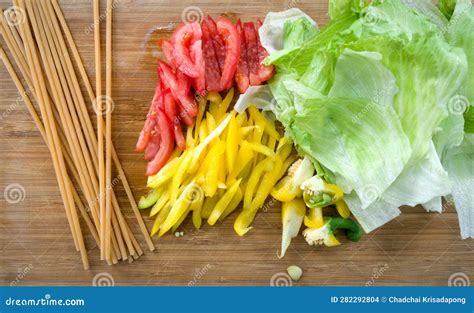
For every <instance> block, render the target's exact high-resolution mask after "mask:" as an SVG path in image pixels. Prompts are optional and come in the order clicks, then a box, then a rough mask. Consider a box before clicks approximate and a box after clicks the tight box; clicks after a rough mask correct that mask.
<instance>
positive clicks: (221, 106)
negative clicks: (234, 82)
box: [215, 88, 234, 122]
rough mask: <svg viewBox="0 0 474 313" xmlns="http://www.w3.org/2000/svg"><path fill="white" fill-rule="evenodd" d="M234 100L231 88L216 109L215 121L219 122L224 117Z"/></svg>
mask: <svg viewBox="0 0 474 313" xmlns="http://www.w3.org/2000/svg"><path fill="white" fill-rule="evenodd" d="M233 99H234V88H231V89H230V90H229V91H228V92H227V95H226V96H225V98H224V100H222V102H221V103H220V104H219V107H218V108H217V112H216V115H215V118H216V121H218V122H220V121H221V120H222V118H223V117H224V114H225V113H226V112H227V110H228V109H229V106H230V104H231V102H232V100H233Z"/></svg>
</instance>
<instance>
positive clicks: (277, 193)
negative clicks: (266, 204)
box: [271, 176, 303, 202]
mask: <svg viewBox="0 0 474 313" xmlns="http://www.w3.org/2000/svg"><path fill="white" fill-rule="evenodd" d="M271 195H272V197H273V198H275V199H276V200H278V201H281V202H289V201H291V200H293V199H295V198H297V197H301V196H302V195H303V190H301V188H300V187H299V186H295V185H294V184H293V183H292V179H291V177H290V176H285V177H283V179H282V180H280V181H279V182H278V184H276V186H275V188H273V190H272V192H271Z"/></svg>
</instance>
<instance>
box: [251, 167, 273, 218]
mask: <svg viewBox="0 0 474 313" xmlns="http://www.w3.org/2000/svg"><path fill="white" fill-rule="evenodd" d="M272 166H273V160H272V158H266V159H264V160H262V161H260V162H259V163H258V164H257V165H256V166H255V168H254V170H253V171H252V173H251V174H250V178H249V179H248V182H247V187H246V188H245V192H244V210H245V209H250V205H251V204H252V198H253V195H254V194H255V189H256V188H257V185H258V183H259V181H260V179H261V178H262V176H263V174H264V173H265V172H268V171H271V170H272Z"/></svg>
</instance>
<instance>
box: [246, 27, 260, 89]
mask: <svg viewBox="0 0 474 313" xmlns="http://www.w3.org/2000/svg"><path fill="white" fill-rule="evenodd" d="M244 35H245V41H246V43H247V60H248V64H249V79H250V85H252V86H254V85H260V79H259V78H258V64H259V62H258V45H257V31H256V30H255V25H254V24H253V22H246V23H244Z"/></svg>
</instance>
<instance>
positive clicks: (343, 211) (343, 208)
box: [336, 200, 351, 218]
mask: <svg viewBox="0 0 474 313" xmlns="http://www.w3.org/2000/svg"><path fill="white" fill-rule="evenodd" d="M336 210H337V212H338V213H339V215H340V216H342V217H343V218H348V217H349V216H350V215H351V211H349V207H348V206H347V203H346V201H344V200H339V201H337V202H336Z"/></svg>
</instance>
